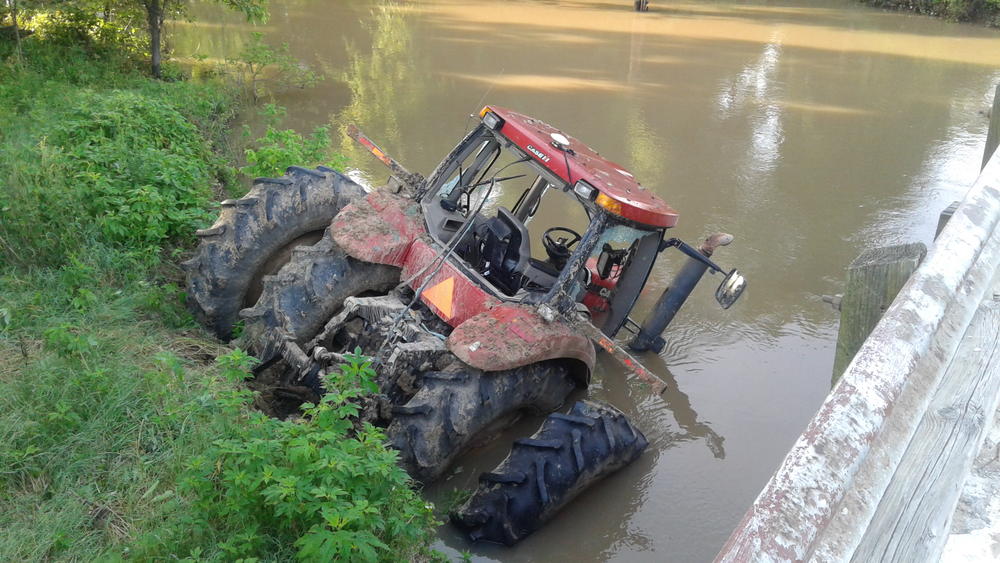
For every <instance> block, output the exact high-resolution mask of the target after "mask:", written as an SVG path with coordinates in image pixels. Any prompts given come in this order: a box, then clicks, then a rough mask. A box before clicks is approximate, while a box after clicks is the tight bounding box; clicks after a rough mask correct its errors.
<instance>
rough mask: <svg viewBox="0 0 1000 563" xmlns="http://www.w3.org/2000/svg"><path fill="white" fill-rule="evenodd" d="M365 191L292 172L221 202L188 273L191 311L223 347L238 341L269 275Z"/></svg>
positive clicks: (342, 180)
mask: <svg viewBox="0 0 1000 563" xmlns="http://www.w3.org/2000/svg"><path fill="white" fill-rule="evenodd" d="M364 195H365V191H364V189H363V188H362V187H361V186H359V185H358V184H356V183H354V182H353V181H351V180H350V179H349V178H347V177H346V176H344V175H342V174H340V173H339V172H336V171H334V170H330V169H328V168H323V167H321V168H318V169H316V170H310V169H306V168H299V167H297V166H292V167H289V168H288V170H287V171H286V173H285V175H284V176H282V177H281V178H258V179H256V180H254V183H253V187H252V188H251V189H250V191H249V192H247V194H246V195H245V196H243V197H241V198H239V199H230V200H226V201H223V202H222V211H221V213H220V215H219V218H218V219H217V220H216V221H215V224H214V225H212V226H211V227H210V228H208V229H201V230H199V231H198V232H197V233H196V234H197V236H198V238H199V239H200V244H199V246H198V250H197V251H196V253H195V256H194V257H193V258H191V259H190V260H188V261H186V262H184V263H183V264H182V266H183V268H184V269H185V270H186V271H187V294H188V307H189V308H190V309H191V312H192V313H193V314H194V316H195V318H196V319H198V321H199V322H201V323H202V324H203V325H204V326H205V327H206V328H208V330H210V331H211V332H212V333H214V334H215V335H216V336H218V337H219V338H221V339H222V340H229V339H230V338H232V336H233V327H234V326H235V325H236V322H237V321H238V315H239V312H240V310H241V309H243V308H245V307H251V306H253V305H254V304H255V303H256V302H257V300H258V298H259V296H260V294H261V289H262V280H263V278H264V276H266V275H269V274H273V273H275V272H277V271H278V270H279V269H280V268H281V266H282V265H284V264H285V263H286V262H287V261H288V259H289V256H290V254H291V251H292V249H293V248H295V247H297V246H307V245H311V244H314V243H316V242H317V241H318V240H319V239H320V237H321V236H322V234H323V230H324V229H325V228H326V227H327V226H328V225H329V224H330V221H332V220H333V218H334V217H335V216H336V215H337V213H339V212H340V210H341V209H343V208H344V206H346V205H347V204H348V203H350V202H352V201H354V200H356V199H359V198H361V197H363V196H364Z"/></svg>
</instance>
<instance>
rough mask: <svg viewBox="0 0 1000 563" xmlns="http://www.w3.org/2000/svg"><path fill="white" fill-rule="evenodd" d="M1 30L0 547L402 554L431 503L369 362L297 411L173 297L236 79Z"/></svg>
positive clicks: (75, 551)
mask: <svg viewBox="0 0 1000 563" xmlns="http://www.w3.org/2000/svg"><path fill="white" fill-rule="evenodd" d="M23 48H24V54H23V57H22V58H21V60H20V62H15V57H14V55H13V48H12V45H10V44H9V43H7V44H4V43H0V61H3V62H2V63H0V529H3V530H4V533H3V534H0V560H4V561H8V560H10V561H12V560H53V559H54V560H95V559H119V558H129V559H135V560H150V559H184V558H190V559H191V560H233V559H237V558H240V557H257V558H262V559H265V560H285V559H294V558H300V559H306V560H330V559H333V558H338V559H360V560H378V559H381V560H398V559H409V558H413V557H424V556H426V545H427V541H428V537H429V536H428V530H429V529H430V526H431V524H432V517H431V514H430V512H429V510H428V508H427V507H426V506H425V505H424V503H423V501H422V500H421V499H420V498H419V496H417V495H416V494H415V493H414V492H413V491H412V490H411V488H410V487H409V486H408V480H407V478H406V475H405V473H404V472H403V471H402V470H400V469H399V468H398V467H396V465H395V464H394V463H393V456H394V454H392V453H390V452H387V451H386V450H385V448H384V447H383V445H382V440H381V436H380V434H379V432H378V431H377V430H375V429H366V430H365V431H363V432H361V433H359V434H353V433H351V432H350V424H349V422H348V418H349V417H350V415H351V414H352V413H351V408H350V407H349V405H348V404H347V402H348V400H349V398H350V395H351V393H358V392H361V389H362V388H363V387H364V386H365V385H366V384H367V382H368V380H369V378H370V375H371V374H370V370H369V369H367V368H366V367H365V366H364V364H358V365H355V366H354V367H348V368H346V369H345V370H344V372H343V373H342V374H341V375H340V376H339V377H341V384H340V385H339V386H338V388H342V389H346V390H347V391H345V392H344V394H342V395H338V396H330V397H328V398H326V399H324V401H325V402H324V403H323V404H321V405H318V406H316V407H314V410H313V412H312V413H311V414H312V416H311V417H308V419H307V420H306V421H304V422H283V421H277V420H273V419H268V418H266V417H263V416H262V415H260V414H258V413H256V412H254V411H253V409H251V408H249V407H248V406H247V404H248V401H250V397H249V395H248V392H246V391H244V390H240V389H241V387H240V386H239V385H238V380H240V379H241V378H243V377H245V375H246V370H247V369H248V368H249V367H250V365H251V364H252V359H251V358H248V357H247V356H246V355H245V354H243V353H241V352H240V351H238V350H233V349H230V348H228V347H227V346H225V345H223V344H222V343H219V342H217V341H215V340H213V339H211V338H209V337H207V335H206V334H205V333H204V332H203V331H202V330H200V329H199V328H198V327H197V326H195V324H194V323H193V321H192V320H191V318H190V316H189V315H188V314H187V312H186V311H185V309H184V307H183V292H182V290H181V288H182V287H183V281H182V278H181V274H180V271H179V269H178V268H177V267H176V264H177V263H179V261H180V259H181V257H182V256H183V255H184V254H185V253H186V252H188V251H189V248H190V246H191V245H192V244H193V232H194V229H196V228H198V227H204V226H206V224H207V223H210V222H211V218H212V217H213V216H214V213H215V210H214V208H213V205H212V203H211V202H213V201H216V200H217V199H218V198H219V196H222V195H226V194H228V193H230V192H232V191H234V190H239V189H240V187H239V186H240V182H239V175H238V172H237V170H236V169H235V168H234V167H233V165H232V162H231V159H230V158H228V157H226V156H225V155H226V150H225V147H224V146H223V145H222V139H224V138H225V131H226V128H227V126H228V123H229V121H230V120H231V119H232V117H233V115H234V112H235V111H236V109H237V98H236V97H235V96H234V95H233V93H232V92H230V91H228V90H227V89H226V87H224V86H223V85H222V84H221V83H214V82H203V83H194V82H190V81H183V80H180V81H175V82H162V81H155V80H151V79H149V78H147V77H146V76H144V75H143V74H142V71H141V70H140V69H142V68H144V66H145V65H144V63H143V62H142V61H140V60H136V59H133V58H132V57H131V56H130V55H129V54H128V53H127V52H126V51H124V50H123V49H121V48H119V47H116V46H114V45H105V44H100V43H98V42H96V41H93V40H91V39H88V38H86V37H71V38H70V39H66V38H65V37H63V38H59V37H56V36H52V37H51V38H46V37H45V36H44V34H42V33H39V34H38V36H37V37H32V38H28V39H26V40H25V41H23Z"/></svg>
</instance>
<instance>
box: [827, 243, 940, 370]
mask: <svg viewBox="0 0 1000 563" xmlns="http://www.w3.org/2000/svg"><path fill="white" fill-rule="evenodd" d="M926 255H927V247H925V246H924V245H923V243H920V242H916V243H911V244H900V245H896V246H889V247H885V248H876V249H873V250H868V251H866V252H864V253H862V254H861V256H858V257H857V258H855V259H854V262H851V265H850V266H848V268H847V287H846V288H845V289H844V299H843V301H842V302H841V304H840V331H839V333H838V334H837V354H836V356H835V357H834V360H833V383H836V382H837V380H838V379H840V374H842V373H844V370H845V369H846V368H847V366H848V365H849V364H850V363H851V360H852V359H854V354H856V353H857V351H858V349H859V348H860V347H861V345H862V344H864V342H865V339H867V338H868V335H869V334H870V333H871V331H872V329H873V328H875V325H876V324H877V323H878V321H879V319H880V318H882V313H884V312H885V310H886V309H888V308H889V305H890V304H892V300H893V299H895V298H896V294H897V293H899V290H900V289H901V288H902V287H903V284H905V283H906V280H908V279H909V278H910V274H912V273H913V271H914V270H916V269H917V266H919V265H920V262H921V261H922V260H923V259H924V256H926Z"/></svg>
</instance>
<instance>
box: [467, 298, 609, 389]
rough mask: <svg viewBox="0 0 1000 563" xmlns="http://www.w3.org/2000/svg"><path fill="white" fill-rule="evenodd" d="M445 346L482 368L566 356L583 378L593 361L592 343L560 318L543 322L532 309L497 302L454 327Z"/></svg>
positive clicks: (495, 367)
mask: <svg viewBox="0 0 1000 563" xmlns="http://www.w3.org/2000/svg"><path fill="white" fill-rule="evenodd" d="M448 349H449V350H451V352H452V353H453V354H455V355H456V356H458V358H459V359H460V360H462V361H463V362H465V363H467V364H469V365H470V366H472V367H475V368H479V369H481V370H485V371H499V370H507V369H513V368H516V367H520V366H524V365H528V364H533V363H536V362H542V361H545V360H554V359H559V358H566V359H571V360H575V362H574V363H575V364H576V367H577V368H579V371H580V372H581V373H575V374H574V375H575V376H577V377H578V379H581V376H582V381H583V382H586V381H587V377H588V376H589V374H590V372H591V370H593V368H594V362H595V361H596V352H595V351H594V345H593V343H591V342H590V339H588V338H587V337H586V336H585V335H582V334H579V333H577V332H575V331H573V330H572V329H571V328H570V327H569V326H568V325H566V324H565V323H562V322H558V321H553V322H546V321H545V320H543V319H542V317H541V316H539V315H538V313H537V312H535V310H534V309H532V308H530V307H526V306H523V305H500V306H497V307H494V308H493V309H490V310H489V311H486V312H485V313H480V314H478V315H476V316H474V317H472V318H471V319H469V320H467V321H465V322H464V323H462V324H461V325H459V326H458V327H456V328H455V330H454V331H453V332H452V333H451V335H450V336H448Z"/></svg>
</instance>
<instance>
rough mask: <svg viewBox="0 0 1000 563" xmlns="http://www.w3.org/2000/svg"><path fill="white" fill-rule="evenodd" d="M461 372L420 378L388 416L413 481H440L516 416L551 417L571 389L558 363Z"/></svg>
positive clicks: (401, 458)
mask: <svg viewBox="0 0 1000 563" xmlns="http://www.w3.org/2000/svg"><path fill="white" fill-rule="evenodd" d="M462 366H463V369H462V370H461V371H457V372H453V373H425V374H424V376H423V387H422V388H421V389H420V390H419V391H418V392H417V394H416V395H414V396H413V398H412V399H410V400H409V402H407V403H406V404H405V405H401V406H397V407H394V408H393V410H392V414H393V422H392V424H391V425H390V426H389V428H388V431H387V435H388V437H389V440H390V442H391V443H392V446H393V447H394V448H396V449H397V450H399V461H400V464H401V465H402V466H403V467H404V468H405V469H406V470H407V472H409V474H410V476H412V477H413V478H414V479H416V480H418V481H421V482H424V483H429V482H431V481H434V480H435V479H437V478H438V477H440V476H441V475H442V474H443V473H444V472H445V470H446V469H448V466H449V465H450V464H451V462H452V461H454V459H455V458H456V457H458V455H459V454H461V453H462V452H463V451H465V450H467V449H468V448H469V447H471V446H473V445H474V444H475V442H476V441H477V440H481V439H483V438H486V437H487V436H488V434H489V433H490V431H495V430H500V429H501V428H502V426H503V425H505V424H509V423H510V422H513V420H514V418H515V417H516V416H517V415H518V413H519V412H521V411H526V410H527V411H531V412H535V413H541V414H544V413H549V412H551V411H554V410H555V409H557V408H559V406H561V405H562V404H563V402H564V401H565V399H566V396H567V395H569V393H570V391H572V390H573V388H574V387H575V383H574V380H573V378H572V377H571V375H570V373H569V370H568V369H567V366H566V365H565V364H564V363H562V362H559V361H547V362H539V363H537V364H531V365H528V366H524V367H521V368H516V369H511V370H505V371H497V372H482V371H479V370H476V369H473V368H470V367H468V366H465V365H464V364H462Z"/></svg>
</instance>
